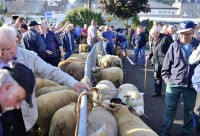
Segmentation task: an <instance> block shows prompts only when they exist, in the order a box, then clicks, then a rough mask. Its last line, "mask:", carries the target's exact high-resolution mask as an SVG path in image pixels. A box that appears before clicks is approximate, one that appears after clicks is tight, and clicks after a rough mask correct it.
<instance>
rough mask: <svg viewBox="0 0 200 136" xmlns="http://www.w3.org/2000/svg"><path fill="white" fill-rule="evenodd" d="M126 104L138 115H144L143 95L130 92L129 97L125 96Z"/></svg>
mask: <svg viewBox="0 0 200 136" xmlns="http://www.w3.org/2000/svg"><path fill="white" fill-rule="evenodd" d="M124 97H125V98H126V104H127V105H128V106H131V107H132V108H133V109H134V110H135V111H136V113H137V114H138V115H143V114H144V100H143V93H139V92H132V93H131V95H125V96H124Z"/></svg>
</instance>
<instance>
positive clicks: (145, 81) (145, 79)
mask: <svg viewBox="0 0 200 136" xmlns="http://www.w3.org/2000/svg"><path fill="white" fill-rule="evenodd" d="M146 83H147V59H146V63H145V75H144V94H146V85H147V84H146Z"/></svg>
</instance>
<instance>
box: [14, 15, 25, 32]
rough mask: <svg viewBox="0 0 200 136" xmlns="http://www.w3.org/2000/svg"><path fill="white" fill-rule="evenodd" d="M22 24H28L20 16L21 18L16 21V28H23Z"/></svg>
mask: <svg viewBox="0 0 200 136" xmlns="http://www.w3.org/2000/svg"><path fill="white" fill-rule="evenodd" d="M22 24H26V20H25V18H24V17H22V16H19V17H18V18H17V20H16V22H15V24H14V26H15V27H16V28H17V29H20V26H21V25H22Z"/></svg>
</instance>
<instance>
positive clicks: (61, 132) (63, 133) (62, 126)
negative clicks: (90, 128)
mask: <svg viewBox="0 0 200 136" xmlns="http://www.w3.org/2000/svg"><path fill="white" fill-rule="evenodd" d="M75 107H76V103H75V102H71V103H69V104H68V105H67V106H65V107H63V108H60V109H59V110H57V111H56V113H55V114H54V115H53V118H52V120H51V126H50V131H49V136H74V133H75V128H76V118H77V115H76V112H75V110H74V109H75Z"/></svg>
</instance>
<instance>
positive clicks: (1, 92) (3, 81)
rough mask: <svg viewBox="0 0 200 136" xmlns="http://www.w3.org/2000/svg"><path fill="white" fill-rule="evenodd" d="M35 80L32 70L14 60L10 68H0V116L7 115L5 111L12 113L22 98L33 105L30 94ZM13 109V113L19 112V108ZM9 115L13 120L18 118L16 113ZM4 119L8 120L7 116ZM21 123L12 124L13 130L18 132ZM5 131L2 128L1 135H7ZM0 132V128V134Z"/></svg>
mask: <svg viewBox="0 0 200 136" xmlns="http://www.w3.org/2000/svg"><path fill="white" fill-rule="evenodd" d="M35 82H36V80H35V75H34V74H33V72H32V70H30V69H29V68H27V67H26V66H24V65H22V64H20V63H18V62H17V63H16V62H14V63H13V64H12V68H9V67H3V69H1V70H0V105H1V107H0V111H1V110H2V113H3V114H2V116H3V117H2V118H4V116H7V113H5V112H7V111H9V112H10V113H13V110H14V109H20V107H21V103H22V101H23V100H26V102H27V103H28V104H29V106H30V107H32V106H33V105H32V99H31V95H32V93H33V90H34V87H35ZM14 111H16V112H15V113H17V114H19V112H20V111H19V110H14ZM0 114H1V112H0ZM10 115H12V116H11V117H12V118H14V119H15V120H18V119H19V118H18V117H16V116H15V115H16V114H10ZM2 121H3V124H5V123H4V121H5V120H2ZM6 121H10V120H9V118H7V120H6ZM23 125H24V124H19V123H18V124H13V126H14V128H15V129H14V131H15V132H16V133H18V132H19V131H21V129H23V127H21V126H23ZM4 127H5V126H4ZM0 128H1V122H0ZM6 133H7V131H6V130H5V129H4V131H3V135H7V134H6ZM1 134H2V133H1V129H0V135H1Z"/></svg>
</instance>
